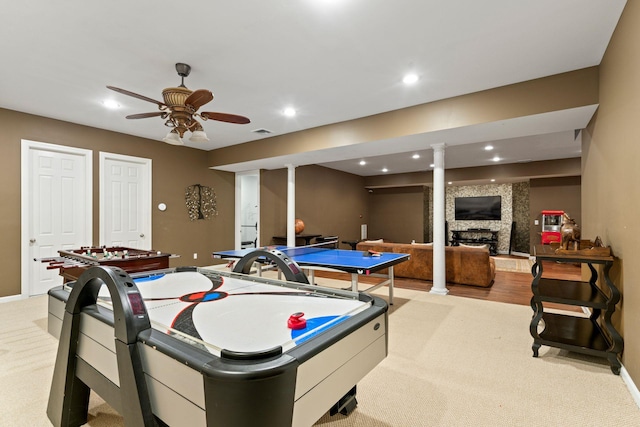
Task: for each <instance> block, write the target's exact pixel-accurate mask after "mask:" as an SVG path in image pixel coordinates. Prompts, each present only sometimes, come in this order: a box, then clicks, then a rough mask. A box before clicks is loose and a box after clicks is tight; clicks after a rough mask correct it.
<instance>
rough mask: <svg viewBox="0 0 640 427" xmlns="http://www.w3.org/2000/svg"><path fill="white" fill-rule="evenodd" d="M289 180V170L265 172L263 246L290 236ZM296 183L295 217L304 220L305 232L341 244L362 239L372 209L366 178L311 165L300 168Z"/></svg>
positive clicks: (262, 193) (261, 195) (262, 201)
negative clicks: (326, 237) (363, 228)
mask: <svg viewBox="0 0 640 427" xmlns="http://www.w3.org/2000/svg"><path fill="white" fill-rule="evenodd" d="M287 177H288V172H287V169H277V170H272V171H266V170H263V171H261V174H260V179H261V192H260V210H261V213H260V226H261V231H260V241H261V243H262V244H272V243H274V242H273V239H272V238H273V236H274V235H286V232H287V223H286V219H287ZM295 183H296V215H295V216H296V218H300V219H302V220H303V221H304V223H305V229H304V233H308V234H321V235H323V236H338V237H339V238H340V240H341V241H342V240H357V239H358V238H359V237H360V224H366V221H367V209H368V208H367V203H368V197H367V196H368V193H367V191H366V190H365V188H364V179H363V178H362V177H360V176H357V175H353V174H349V173H345V172H341V171H337V170H334V169H329V168H325V167H322V166H316V165H311V166H302V167H298V168H296V171H295ZM345 248H346V247H345Z"/></svg>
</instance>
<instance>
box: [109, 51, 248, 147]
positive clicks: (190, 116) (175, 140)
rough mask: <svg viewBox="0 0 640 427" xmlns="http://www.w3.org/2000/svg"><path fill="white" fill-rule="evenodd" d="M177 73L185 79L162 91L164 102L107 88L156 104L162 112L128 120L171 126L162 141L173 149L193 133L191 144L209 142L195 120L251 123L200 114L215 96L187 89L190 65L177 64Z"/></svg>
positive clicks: (135, 116) (205, 113) (236, 118)
mask: <svg viewBox="0 0 640 427" xmlns="http://www.w3.org/2000/svg"><path fill="white" fill-rule="evenodd" d="M176 71H177V72H178V75H179V76H180V77H182V83H181V84H180V86H178V87H168V88H165V89H164V90H163V91H162V99H163V100H164V102H160V101H156V100H155V99H152V98H148V97H146V96H144V95H138V94H137V93H133V92H130V91H128V90H125V89H120V88H118V87H114V86H107V88H109V89H111V90H115V91H116V92H119V93H122V94H124V95H129V96H133V97H134V98H138V99H142V100H143V101H147V102H151V103H153V104H156V105H157V106H158V108H159V110H160V111H156V112H153V113H140V114H132V115H129V116H127V117H126V118H127V119H146V118H148V117H160V118H161V119H163V120H165V119H166V121H165V122H164V124H165V126H168V127H170V128H173V129H171V131H170V132H169V133H168V134H167V136H165V137H164V138H163V141H164V142H167V143H169V144H173V145H183V144H184V142H183V141H182V137H183V136H184V134H185V132H186V131H190V132H191V133H192V134H191V138H189V140H190V141H193V142H207V141H209V138H208V137H207V134H206V133H205V132H204V129H203V128H202V125H201V124H200V122H198V121H197V120H196V117H199V118H200V119H202V120H205V121H206V120H217V121H220V122H227V123H237V124H247V123H249V122H250V120H249V119H248V118H246V117H243V116H237V115H235V114H228V113H214V112H205V111H203V112H200V113H198V112H197V111H198V109H199V108H200V107H202V106H203V105H204V104H206V103H208V102H209V101H211V100H212V99H213V94H212V93H211V91H210V90H207V89H198V90H195V91H192V90H190V89H187V87H186V86H185V85H184V78H185V77H187V76H188V75H189V73H190V72H191V67H190V66H189V65H187V64H183V63H177V64H176Z"/></svg>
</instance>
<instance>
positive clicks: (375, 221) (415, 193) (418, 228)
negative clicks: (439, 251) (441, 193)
mask: <svg viewBox="0 0 640 427" xmlns="http://www.w3.org/2000/svg"><path fill="white" fill-rule="evenodd" d="M369 216H370V222H369V224H368V238H370V239H378V238H383V239H385V240H388V241H391V242H398V243H409V242H411V241H412V240H415V241H416V242H423V240H424V191H423V189H422V187H403V188H381V189H376V190H372V191H371V193H369Z"/></svg>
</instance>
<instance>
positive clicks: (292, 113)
mask: <svg viewBox="0 0 640 427" xmlns="http://www.w3.org/2000/svg"><path fill="white" fill-rule="evenodd" d="M282 114H284V115H285V116H287V117H293V116H295V115H296V110H295V108H292V107H287V108H285V109H284V110H283V111H282Z"/></svg>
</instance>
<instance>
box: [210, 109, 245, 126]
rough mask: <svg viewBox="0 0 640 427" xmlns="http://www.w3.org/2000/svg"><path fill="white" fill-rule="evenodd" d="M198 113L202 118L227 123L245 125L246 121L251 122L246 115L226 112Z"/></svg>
mask: <svg viewBox="0 0 640 427" xmlns="http://www.w3.org/2000/svg"><path fill="white" fill-rule="evenodd" d="M200 115H201V116H202V117H203V118H204V119H210V120H217V121H219V122H227V123H237V124H239V125H246V124H247V123H251V120H249V119H248V118H246V117H243V116H236V115H235V114H227V113H212V112H202V113H200Z"/></svg>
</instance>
